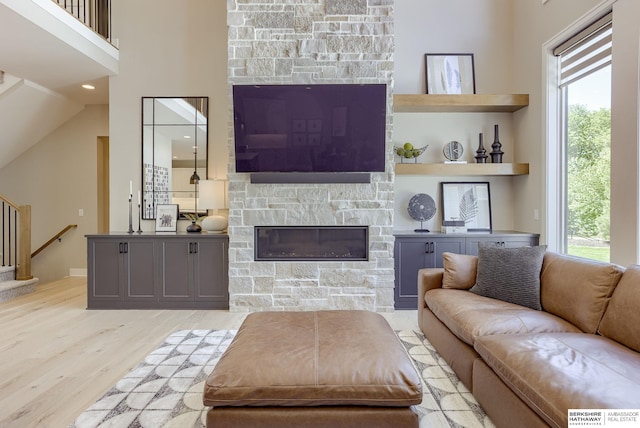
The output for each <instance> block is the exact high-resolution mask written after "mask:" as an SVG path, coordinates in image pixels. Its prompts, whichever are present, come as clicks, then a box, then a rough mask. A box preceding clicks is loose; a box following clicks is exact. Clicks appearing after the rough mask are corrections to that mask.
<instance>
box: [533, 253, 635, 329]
mask: <svg viewBox="0 0 640 428" xmlns="http://www.w3.org/2000/svg"><path fill="white" fill-rule="evenodd" d="M623 272H624V268H622V267H621V266H617V265H614V264H611V263H606V262H599V261H595V260H589V259H584V258H580V257H573V256H568V255H566V254H557V253H553V252H549V251H547V253H546V254H545V256H544V261H543V263H542V274H541V276H540V298H541V300H542V307H543V308H544V310H545V311H547V312H550V313H552V314H555V315H557V316H559V317H561V318H564V319H565V320H567V321H569V322H570V323H572V324H574V325H576V326H578V327H580V329H581V330H582V331H584V332H585V333H595V332H596V330H597V329H598V324H599V323H600V320H601V319H602V315H603V314H604V311H605V309H606V308H607V304H608V303H609V299H610V298H611V294H612V293H613V290H614V288H615V286H616V284H618V281H620V278H621V277H622V273H623Z"/></svg>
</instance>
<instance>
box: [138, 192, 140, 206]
mask: <svg viewBox="0 0 640 428" xmlns="http://www.w3.org/2000/svg"><path fill="white" fill-rule="evenodd" d="M138 206H140V190H138Z"/></svg>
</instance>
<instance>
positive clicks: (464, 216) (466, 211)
mask: <svg viewBox="0 0 640 428" xmlns="http://www.w3.org/2000/svg"><path fill="white" fill-rule="evenodd" d="M476 215H478V199H477V198H476V195H475V193H474V191H473V189H469V190H467V191H466V192H464V193H463V194H462V197H461V198H460V220H464V222H465V224H467V223H469V221H471V220H472V219H474V218H475V217H476Z"/></svg>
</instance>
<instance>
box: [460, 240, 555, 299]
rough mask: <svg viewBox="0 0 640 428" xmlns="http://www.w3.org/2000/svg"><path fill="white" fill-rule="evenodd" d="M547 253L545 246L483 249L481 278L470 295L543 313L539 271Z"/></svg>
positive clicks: (479, 251) (481, 253)
mask: <svg viewBox="0 0 640 428" xmlns="http://www.w3.org/2000/svg"><path fill="white" fill-rule="evenodd" d="M546 249H547V247H546V246H535V247H518V248H504V247H499V246H495V245H480V247H479V248H478V275H477V278H476V284H475V285H474V286H473V287H472V288H471V290H470V291H471V292H473V293H476V294H479V295H481V296H485V297H492V298H494V299H499V300H503V301H505V302H509V303H515V304H517V305H522V306H526V307H528V308H531V309H537V310H540V309H542V306H541V305H540V270H541V268H542V259H543V257H544V253H545V251H546Z"/></svg>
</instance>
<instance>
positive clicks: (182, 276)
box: [87, 232, 229, 309]
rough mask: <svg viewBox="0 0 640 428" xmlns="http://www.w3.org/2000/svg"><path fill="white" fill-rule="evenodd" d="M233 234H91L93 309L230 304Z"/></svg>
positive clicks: (224, 306)
mask: <svg viewBox="0 0 640 428" xmlns="http://www.w3.org/2000/svg"><path fill="white" fill-rule="evenodd" d="M228 247H229V237H228V236H227V235H225V234H213V233H204V232H203V233H197V234H187V233H180V232H178V233H172V234H161V233H157V234H155V233H141V234H138V233H133V234H127V233H110V234H103V235H87V269H88V272H87V275H88V278H87V307H88V309H228V308H229V287H228V283H229V279H228V273H227V266H228V262H227V253H228Z"/></svg>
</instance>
